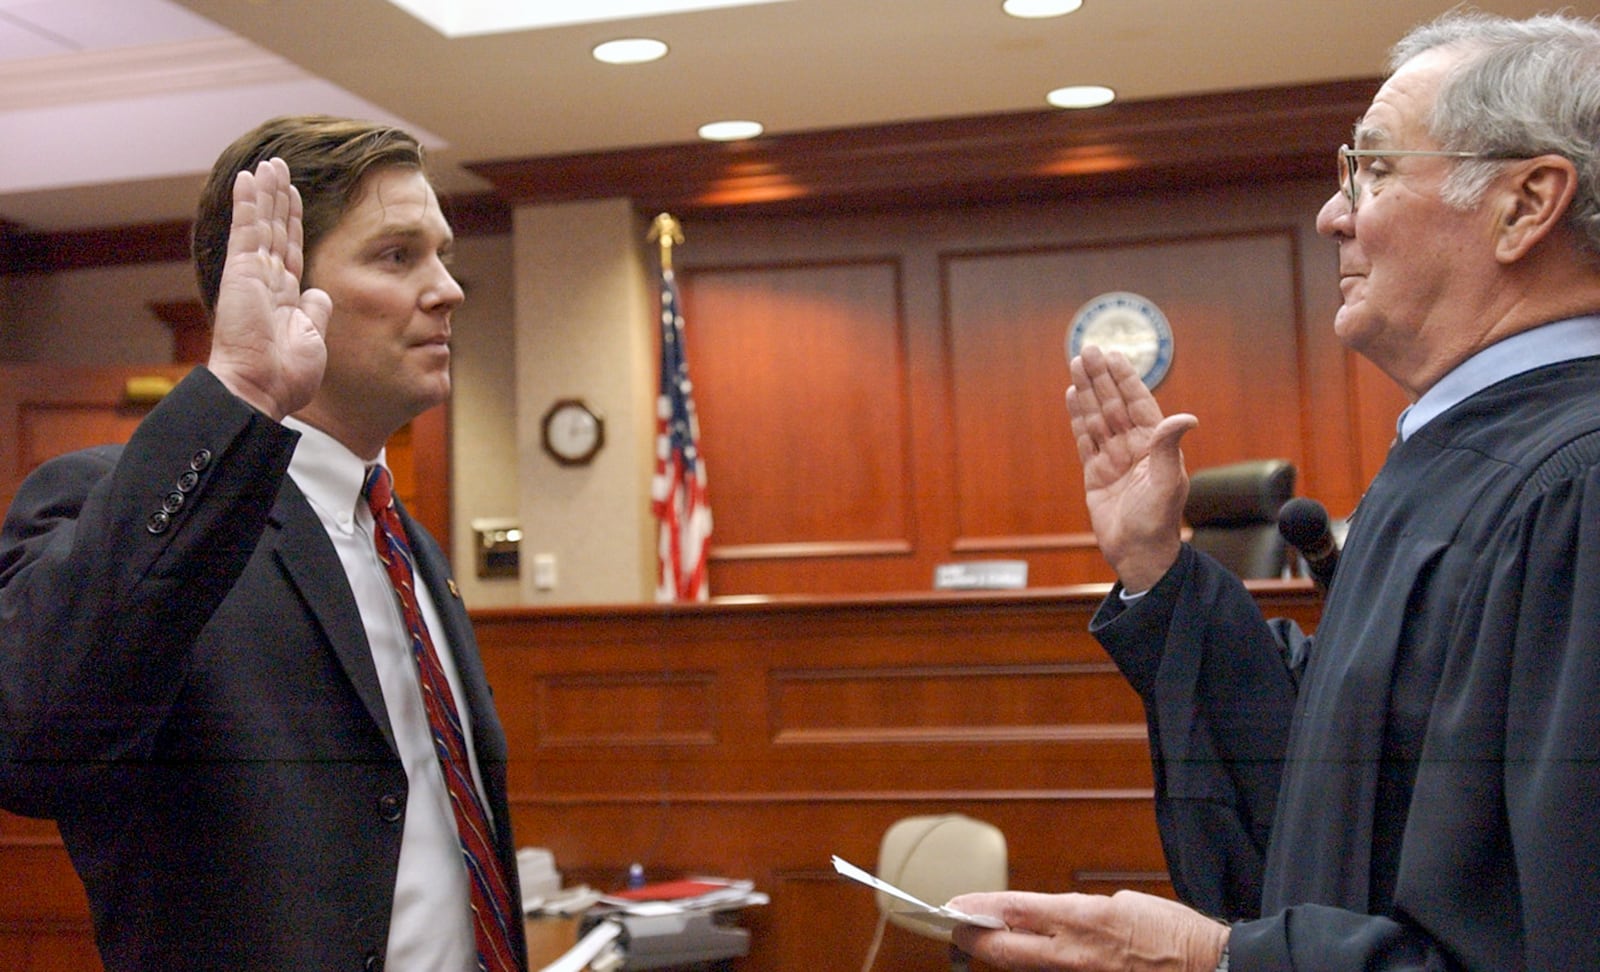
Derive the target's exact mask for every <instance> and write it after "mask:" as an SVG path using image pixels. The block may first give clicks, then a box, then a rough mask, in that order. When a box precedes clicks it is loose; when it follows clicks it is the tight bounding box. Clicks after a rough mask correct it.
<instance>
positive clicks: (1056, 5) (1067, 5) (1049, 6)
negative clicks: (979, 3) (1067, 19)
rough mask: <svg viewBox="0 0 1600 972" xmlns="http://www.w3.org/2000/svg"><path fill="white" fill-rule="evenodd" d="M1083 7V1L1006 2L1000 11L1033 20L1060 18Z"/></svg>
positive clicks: (1035, 0)
mask: <svg viewBox="0 0 1600 972" xmlns="http://www.w3.org/2000/svg"><path fill="white" fill-rule="evenodd" d="M1081 6H1083V0H1006V2H1005V3H1002V4H1001V5H1000V9H1002V10H1004V11H1005V12H1006V13H1008V14H1010V15H1011V16H1013V17H1022V18H1025V19H1028V20H1033V19H1035V18H1039V17H1059V16H1061V15H1062V14H1069V13H1072V12H1073V11H1074V10H1077V9H1078V8H1079V7H1081Z"/></svg>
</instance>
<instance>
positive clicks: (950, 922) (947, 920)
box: [833, 854, 1006, 928]
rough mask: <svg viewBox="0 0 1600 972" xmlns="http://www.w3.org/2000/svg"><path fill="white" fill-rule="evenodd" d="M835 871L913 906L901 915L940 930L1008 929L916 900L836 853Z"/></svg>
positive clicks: (996, 921) (980, 917)
mask: <svg viewBox="0 0 1600 972" xmlns="http://www.w3.org/2000/svg"><path fill="white" fill-rule="evenodd" d="M833 869H834V870H836V871H838V872H839V873H840V874H843V875H844V876H845V877H847V878H849V879H850V880H852V881H860V882H861V883H862V884H865V885H866V886H867V887H869V888H874V889H876V890H878V891H882V892H883V893H885V894H888V895H891V896H893V897H895V898H898V899H900V900H901V901H903V902H905V903H906V904H908V905H910V906H911V907H909V908H905V909H901V910H900V911H899V913H900V914H903V915H910V916H911V917H913V918H916V919H918V920H920V921H926V922H927V923H929V924H930V925H937V926H939V927H941V928H952V927H954V926H956V925H977V926H978V927H980V928H1004V927H1006V923H1005V922H1003V921H1001V920H1000V919H998V918H994V917H991V916H989V915H969V914H967V913H966V912H963V911H957V910H956V909H954V908H948V907H945V906H943V905H939V906H935V905H931V904H928V903H927V902H926V901H923V900H921V899H920V898H917V897H916V896H915V895H911V894H907V893H906V892H904V891H902V890H900V889H899V888H897V887H895V886H894V885H892V884H890V883H889V882H888V881H885V880H883V879H882V878H879V877H877V876H875V875H872V874H868V873H867V872H866V871H863V870H862V869H861V868H859V867H856V866H855V865H854V864H852V863H850V862H849V861H847V860H845V859H844V858H842V857H840V856H839V855H837V854H835V855H834V856H833Z"/></svg>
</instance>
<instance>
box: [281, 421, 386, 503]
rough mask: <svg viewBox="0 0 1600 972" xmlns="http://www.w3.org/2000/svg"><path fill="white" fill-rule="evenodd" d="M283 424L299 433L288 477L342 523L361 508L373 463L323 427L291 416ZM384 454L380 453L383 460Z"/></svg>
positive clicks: (380, 459)
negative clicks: (362, 488)
mask: <svg viewBox="0 0 1600 972" xmlns="http://www.w3.org/2000/svg"><path fill="white" fill-rule="evenodd" d="M283 424H284V425H285V426H287V427H289V428H291V429H294V430H295V431H296V432H299V433H300V441H299V442H297V443H295V447H294V456H293V457H292V458H291V459H290V460H289V476H290V478H292V479H293V480H294V484H295V485H296V486H298V487H300V491H301V492H302V493H304V494H306V498H307V499H309V500H310V501H311V502H312V504H313V505H315V506H317V507H319V508H321V509H322V510H324V511H326V512H327V513H328V514H330V515H332V516H334V517H336V518H337V519H338V520H339V521H340V522H341V523H343V522H348V520H349V517H350V516H351V515H352V514H353V513H354V512H355V511H356V510H357V509H358V508H360V507H362V506H365V505H366V504H365V502H364V501H363V500H362V499H361V487H362V486H364V485H365V484H366V481H367V470H368V469H370V468H371V464H369V463H367V462H364V461H363V460H362V459H361V457H360V456H357V455H356V454H355V453H354V452H351V451H350V450H349V449H348V448H346V447H345V446H344V444H343V443H341V442H340V441H339V440H338V439H335V438H334V437H333V436H331V435H329V434H328V433H326V432H324V431H322V430H321V429H319V428H317V427H315V426H313V425H307V424H306V423H305V422H302V421H300V420H299V419H297V418H295V417H293V416H289V417H287V418H285V419H284V420H283ZM384 458H385V453H383V452H380V453H378V462H379V463H382V462H383V461H384Z"/></svg>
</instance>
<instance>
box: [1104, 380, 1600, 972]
mask: <svg viewBox="0 0 1600 972" xmlns="http://www.w3.org/2000/svg"><path fill="white" fill-rule="evenodd" d="M1117 593H1118V592H1116V591H1113V592H1112V595H1111V597H1110V598H1108V599H1107V601H1106V603H1105V604H1104V605H1103V606H1102V608H1101V610H1100V612H1099V613H1098V614H1097V616H1096V618H1095V620H1094V621H1093V623H1092V624H1091V630H1092V631H1093V632H1094V633H1095V635H1096V636H1097V637H1098V638H1099V639H1100V641H1101V643H1102V644H1103V645H1104V646H1105V647H1106V649H1107V650H1108V651H1109V652H1110V654H1111V655H1112V657H1113V658H1114V659H1115V660H1116V662H1117V664H1118V665H1119V666H1120V668H1121V669H1122V671H1123V672H1124V674H1125V676H1126V677H1127V678H1128V679H1129V681H1130V683H1131V684H1132V685H1133V687H1134V688H1135V689H1136V690H1137V691H1138V692H1139V694H1140V696H1141V697H1142V698H1143V700H1144V703H1145V707H1146V712H1147V715H1148V719H1149V723H1150V740H1151V750H1152V757H1153V759H1154V763H1155V774H1156V812H1157V818H1158V823H1159V825H1160V829H1161V833H1162V841H1163V847H1164V849H1165V852H1166V854H1167V857H1168V862H1169V865H1170V867H1171V871H1172V876H1173V881H1174V884H1175V886H1176V888H1177V890H1178V892H1179V894H1180V896H1182V897H1183V898H1184V899H1185V900H1186V901H1188V902H1189V903H1190V904H1192V905H1194V906H1195V907H1197V908H1200V909H1201V910H1203V911H1207V912H1209V913H1211V914H1215V915H1218V916H1221V917H1226V918H1229V919H1230V920H1238V923H1237V924H1235V925H1234V928H1233V934H1232V939H1231V946H1230V950H1231V953H1232V963H1233V964H1232V967H1233V969H1234V970H1235V972H1251V970H1257V969H1327V970H1356V969H1456V968H1461V969H1483V970H1493V972H1507V970H1515V969H1600V358H1587V359H1580V360H1576V361H1569V362H1565V363H1561V364H1557V365H1552V366H1548V367H1544V368H1540V369H1536V370H1535V371H1532V372H1529V373H1526V374H1523V375H1519V376H1516V377H1514V378H1510V379H1507V380H1505V381H1502V382H1500V383H1498V384H1496V385H1494V386H1492V387H1490V388H1487V389H1485V390H1483V391H1481V392H1479V393H1478V394H1476V395H1474V396H1472V397H1471V398H1469V399H1467V400H1466V401H1464V402H1462V403H1460V404H1458V405H1457V406H1455V407H1454V408H1452V409H1450V410H1449V411H1448V412H1446V413H1445V414H1443V415H1441V416H1439V417H1438V418H1436V419H1434V420H1433V421H1432V422H1430V423H1428V424H1427V425H1426V426H1424V427H1423V428H1422V429H1420V430H1418V431H1417V432H1416V433H1415V434H1413V435H1412V436H1411V437H1410V438H1408V439H1407V440H1406V441H1405V442H1404V443H1402V444H1399V445H1397V446H1396V447H1395V448H1394V450H1393V451H1392V452H1391V453H1390V455H1389V458H1388V460H1387V461H1386V463H1385V464H1384V467H1383V469H1382V470H1381V471H1380V472H1379V474H1378V476H1377V478H1376V479H1375V480H1374V481H1373V483H1372V485H1371V488H1370V489H1369V490H1368V492H1367V494H1366V496H1365V497H1363V499H1362V500H1361V503H1360V505H1359V507H1358V509H1357V511H1356V513H1355V514H1354V516H1353V517H1352V520H1351V527H1350V532H1349V535H1348V537H1347V540H1346V545H1345V548H1344V552H1343V556H1342V558H1341V561H1340V564H1339V569H1338V573H1337V575H1336V577H1335V579H1334V582H1333V585H1332V588H1331V590H1330V591H1329V594H1328V600H1327V605H1326V609H1325V611H1324V613H1323V617H1322V620H1321V622H1320V624H1319V626H1318V630H1317V634H1316V637H1315V639H1308V638H1306V637H1305V636H1303V635H1302V634H1301V633H1300V632H1299V631H1298V630H1297V629H1296V628H1294V626H1293V625H1291V624H1289V623H1287V622H1281V621H1274V622H1267V621H1266V620H1264V619H1263V618H1262V617H1261V614H1260V612H1259V610H1258V609H1257V607H1256V605H1255V603H1254V601H1253V600H1252V599H1251V598H1250V596H1249V595H1248V593H1247V592H1246V591H1245V590H1244V587H1243V585H1242V584H1240V583H1239V581H1238V580H1237V579H1235V578H1234V577H1233V575H1231V574H1230V573H1228V572H1227V571H1226V570H1225V569H1224V568H1223V567H1222V566H1221V565H1220V564H1218V563H1217V562H1216V561H1214V560H1211V559H1210V558H1209V557H1206V556H1205V555H1203V554H1200V553H1198V552H1196V551H1194V550H1193V549H1192V548H1188V547H1185V548H1184V551H1183V554H1182V555H1181V557H1180V558H1179V560H1178V562H1177V564H1176V565H1174V567H1173V569H1172V570H1171V571H1169V572H1168V574H1167V576H1166V577H1165V578H1163V579H1162V581H1161V582H1160V583H1159V584H1158V585H1157V586H1156V587H1155V588H1154V589H1152V590H1151V592H1150V593H1149V594H1148V595H1146V596H1145V597H1144V598H1142V599H1140V600H1139V601H1137V602H1135V603H1134V604H1132V605H1130V606H1127V607H1126V608H1124V607H1123V605H1122V604H1121V602H1120V600H1119V599H1118V597H1117ZM1240 919H1243V920H1240Z"/></svg>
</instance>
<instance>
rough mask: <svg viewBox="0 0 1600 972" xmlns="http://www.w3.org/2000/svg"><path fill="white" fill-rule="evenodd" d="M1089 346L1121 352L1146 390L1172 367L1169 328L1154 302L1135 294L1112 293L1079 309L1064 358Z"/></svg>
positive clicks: (1101, 296) (1155, 384)
mask: <svg viewBox="0 0 1600 972" xmlns="http://www.w3.org/2000/svg"><path fill="white" fill-rule="evenodd" d="M1091 344H1092V345H1094V346H1095V347H1097V348H1100V349H1101V350H1102V351H1121V352H1122V354H1123V357H1125V358H1127V359H1128V362H1129V363H1130V364H1132V365H1133V368H1134V370H1135V371H1137V372H1138V373H1139V377H1140V378H1141V379H1143V381H1144V384H1145V387H1146V388H1151V389H1154V388H1155V387H1156V386H1157V385H1159V384H1161V379H1163V378H1165V377H1166V376H1167V369H1169V368H1171V367H1172V350H1173V343H1172V326H1171V325H1170V324H1168V323H1167V316H1166V315H1165V314H1163V313H1161V308H1159V307H1157V306H1156V305H1155V302H1154V301H1151V300H1148V299H1146V298H1144V297H1141V296H1139V295H1138V294H1131V293H1127V292H1126V291H1120V290H1118V291H1112V292H1111V293H1106V294H1101V295H1100V296H1098V297H1095V298H1094V299H1092V300H1090V301H1089V302H1088V303H1086V304H1084V305H1083V306H1082V307H1080V308H1078V312H1077V313H1076V314H1074V315H1073V316H1072V326H1071V327H1069V328H1067V359H1068V360H1071V359H1072V358H1074V357H1077V355H1078V353H1079V352H1080V351H1082V350H1083V349H1084V348H1085V347H1087V346H1089V345H1091Z"/></svg>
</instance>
